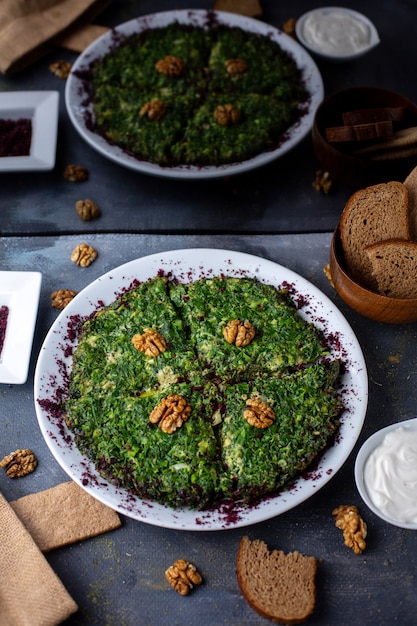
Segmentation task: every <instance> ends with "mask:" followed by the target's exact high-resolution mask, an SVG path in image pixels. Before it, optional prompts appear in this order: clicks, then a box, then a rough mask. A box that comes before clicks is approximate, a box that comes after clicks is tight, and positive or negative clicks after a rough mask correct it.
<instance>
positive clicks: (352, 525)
mask: <svg viewBox="0 0 417 626" xmlns="http://www.w3.org/2000/svg"><path fill="white" fill-rule="evenodd" d="M332 515H333V518H334V520H335V523H336V526H337V528H340V529H341V530H343V538H344V540H345V546H347V547H348V548H351V549H352V550H353V552H354V553H355V554H361V553H362V552H363V551H364V550H365V548H366V543H365V538H366V535H367V532H368V531H367V526H366V523H365V522H364V521H363V519H362V518H361V516H360V514H359V509H358V507H357V506H355V505H353V504H350V505H347V504H341V505H340V506H338V507H337V508H335V509H333V511H332Z"/></svg>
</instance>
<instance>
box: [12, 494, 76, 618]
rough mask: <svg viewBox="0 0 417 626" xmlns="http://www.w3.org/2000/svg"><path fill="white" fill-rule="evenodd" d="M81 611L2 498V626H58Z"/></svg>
mask: <svg viewBox="0 0 417 626" xmlns="http://www.w3.org/2000/svg"><path fill="white" fill-rule="evenodd" d="M77 609H78V606H77V604H76V603H75V602H74V600H73V599H72V598H71V596H70V595H69V594H68V592H67V591H66V589H65V587H64V586H63V584H62V583H61V581H60V580H59V578H58V577H57V576H56V574H55V573H54V571H53V570H52V568H51V567H50V565H49V563H48V562H47V561H46V559H45V557H44V555H43V554H42V552H41V551H40V550H39V548H38V547H37V545H36V544H35V542H34V541H33V539H32V537H31V536H30V534H29V533H28V531H27V530H26V529H25V528H24V526H23V525H22V523H21V522H20V521H19V519H18V518H17V516H16V515H15V513H14V512H13V510H12V508H11V507H10V505H9V504H8V502H7V501H6V500H5V499H4V497H3V496H2V495H1V494H0V626H54V625H55V624H59V623H61V622H62V621H64V620H65V619H67V618H68V617H69V616H70V615H71V614H72V613H74V612H75V611H77Z"/></svg>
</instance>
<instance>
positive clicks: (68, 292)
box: [51, 289, 77, 309]
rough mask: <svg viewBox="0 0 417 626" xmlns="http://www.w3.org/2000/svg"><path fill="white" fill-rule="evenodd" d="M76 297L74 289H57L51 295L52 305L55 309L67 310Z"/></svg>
mask: <svg viewBox="0 0 417 626" xmlns="http://www.w3.org/2000/svg"><path fill="white" fill-rule="evenodd" d="M76 295H77V292H76V291H73V290H72V289H57V290H56V291H53V292H52V293H51V305H52V306H53V307H54V309H65V307H66V306H67V304H69V303H70V302H71V300H72V299H73V298H75V296H76Z"/></svg>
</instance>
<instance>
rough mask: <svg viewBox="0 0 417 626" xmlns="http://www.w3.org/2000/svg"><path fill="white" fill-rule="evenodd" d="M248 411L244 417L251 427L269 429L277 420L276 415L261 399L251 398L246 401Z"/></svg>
mask: <svg viewBox="0 0 417 626" xmlns="http://www.w3.org/2000/svg"><path fill="white" fill-rule="evenodd" d="M246 407H247V408H246V409H245V410H244V411H243V417H244V418H245V420H246V421H247V422H248V424H250V425H251V426H254V427H255V428H262V429H263V428H268V427H269V426H271V424H273V422H274V420H275V413H274V411H273V410H272V408H271V407H270V406H269V404H267V403H266V402H263V401H262V400H259V398H249V399H248V400H246Z"/></svg>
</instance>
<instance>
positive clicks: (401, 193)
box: [340, 181, 410, 289]
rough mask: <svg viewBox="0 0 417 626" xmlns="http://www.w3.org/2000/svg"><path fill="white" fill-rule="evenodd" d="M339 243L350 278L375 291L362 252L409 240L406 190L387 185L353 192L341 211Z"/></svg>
mask: <svg viewBox="0 0 417 626" xmlns="http://www.w3.org/2000/svg"><path fill="white" fill-rule="evenodd" d="M340 239H341V242H342V248H343V252H344V255H345V261H346V266H347V270H348V272H349V274H350V275H351V277H352V278H353V279H354V280H356V281H357V282H359V283H361V284H362V285H364V286H365V287H369V288H370V289H375V288H376V281H375V279H374V278H373V276H372V266H371V262H370V260H369V258H368V255H367V254H366V251H365V248H366V247H367V246H370V245H372V244H373V243H377V242H380V241H385V240H387V239H405V240H407V239H410V230H409V223H408V191H407V188H406V186H405V185H404V184H403V183H401V182H399V181H391V182H389V183H379V184H377V185H372V186H371V187H366V188H365V189H360V190H359V191H356V192H355V193H354V194H353V195H352V196H351V197H350V198H349V200H348V201H347V203H346V205H345V208H344V209H343V212H342V215H341V218H340Z"/></svg>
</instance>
